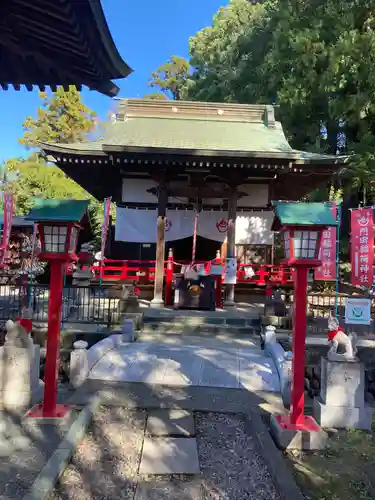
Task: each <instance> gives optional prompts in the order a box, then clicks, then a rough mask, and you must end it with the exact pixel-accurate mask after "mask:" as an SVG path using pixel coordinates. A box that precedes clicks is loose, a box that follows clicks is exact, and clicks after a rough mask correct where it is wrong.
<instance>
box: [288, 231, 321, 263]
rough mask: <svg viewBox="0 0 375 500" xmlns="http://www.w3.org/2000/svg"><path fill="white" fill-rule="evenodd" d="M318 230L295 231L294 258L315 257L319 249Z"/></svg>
mask: <svg viewBox="0 0 375 500" xmlns="http://www.w3.org/2000/svg"><path fill="white" fill-rule="evenodd" d="M317 243H318V232H317V231H294V235H293V246H294V258H296V259H314V258H315V255H316V250H317Z"/></svg>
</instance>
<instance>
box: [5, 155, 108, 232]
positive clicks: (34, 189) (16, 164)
mask: <svg viewBox="0 0 375 500" xmlns="http://www.w3.org/2000/svg"><path fill="white" fill-rule="evenodd" d="M5 168H6V171H7V172H9V173H13V172H14V173H17V174H18V177H17V179H15V180H13V181H10V182H8V183H7V190H9V191H10V192H12V193H13V195H14V200H15V211H16V215H26V214H28V213H29V211H30V209H31V208H32V205H33V200H34V199H35V198H37V197H41V198H55V199H59V200H62V199H72V200H90V205H89V213H90V219H91V223H92V229H93V233H94V236H95V238H96V240H99V239H100V232H101V226H102V223H103V216H104V206H103V203H101V202H99V201H98V200H96V199H95V198H93V197H92V196H91V195H90V194H89V193H88V192H87V191H85V190H84V189H83V188H82V187H81V186H79V185H78V184H77V183H76V182H74V181H73V180H72V179H71V178H70V177H67V176H66V175H65V174H64V172H63V171H62V170H60V169H59V168H57V167H56V166H55V165H51V164H47V163H46V162H45V161H44V160H43V159H41V158H39V157H38V156H37V155H35V154H34V155H31V156H30V157H29V158H27V159H26V160H22V159H12V160H8V162H7V163H6V164H5ZM112 213H113V211H112Z"/></svg>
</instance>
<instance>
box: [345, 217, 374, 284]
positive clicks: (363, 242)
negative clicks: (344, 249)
mask: <svg viewBox="0 0 375 500" xmlns="http://www.w3.org/2000/svg"><path fill="white" fill-rule="evenodd" d="M350 230H351V233H350V254H351V264H352V274H351V276H352V284H353V285H361V286H372V283H373V277H374V269H373V266H374V212H373V209H372V208H359V209H357V210H352V212H351V214H350Z"/></svg>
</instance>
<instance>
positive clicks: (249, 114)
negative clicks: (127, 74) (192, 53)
mask: <svg viewBox="0 0 375 500" xmlns="http://www.w3.org/2000/svg"><path fill="white" fill-rule="evenodd" d="M42 148H43V149H44V150H45V151H46V152H47V153H48V152H56V153H59V152H61V153H62V154H64V153H66V154H77V155H78V154H80V155H85V154H86V155H87V154H89V155H90V154H91V155H99V156H100V155H106V154H111V152H122V151H123V152H127V151H133V152H134V151H137V150H138V151H140V152H144V150H146V149H147V150H150V149H155V150H162V151H163V152H166V153H168V152H169V151H170V152H171V153H172V152H173V151H180V152H182V153H183V152H184V151H185V152H187V154H192V153H195V154H196V155H202V156H203V155H204V156H209V155H212V156H220V153H222V156H230V155H233V156H242V157H248V158H251V157H264V158H267V157H269V158H273V157H275V158H285V159H290V160H297V161H298V160H300V161H301V162H302V163H303V162H306V161H307V162H309V161H312V162H314V161H316V162H319V161H321V162H323V163H324V162H328V163H329V162H333V161H335V162H338V163H342V162H343V160H342V159H341V160H339V158H338V157H335V156H329V155H318V154H312V153H305V152H301V151H297V150H294V149H293V148H292V147H291V146H290V145H289V143H288V141H287V139H286V137H285V134H284V131H283V128H282V125H281V123H280V122H277V121H275V120H274V109H273V107H272V106H266V105H264V106H261V105H254V106H252V105H242V104H229V103H224V104H215V103H198V102H197V103H194V102H183V101H149V100H145V99H133V100H125V99H123V100H120V106H119V112H118V113H117V118H116V121H115V122H113V123H112V124H111V125H109V126H108V127H107V128H106V131H105V134H104V137H103V138H102V139H100V140H99V141H94V142H86V143H72V144H61V145H56V144H42Z"/></svg>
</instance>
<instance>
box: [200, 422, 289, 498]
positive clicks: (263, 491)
mask: <svg viewBox="0 0 375 500" xmlns="http://www.w3.org/2000/svg"><path fill="white" fill-rule="evenodd" d="M195 417H196V432H197V440H198V456H199V463H200V467H201V473H202V475H203V481H202V490H203V493H202V494H203V497H202V498H203V500H280V496H279V494H278V493H277V491H276V488H275V485H274V484H273V481H272V478H271V476H270V474H269V472H268V470H267V467H266V465H265V464H264V462H263V460H262V458H261V457H260V456H259V454H258V453H257V451H256V450H255V444H254V442H253V439H252V437H251V436H249V434H248V433H247V432H246V429H245V425H244V422H243V420H242V418H241V416H240V415H224V414H220V413H196V414H195Z"/></svg>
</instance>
